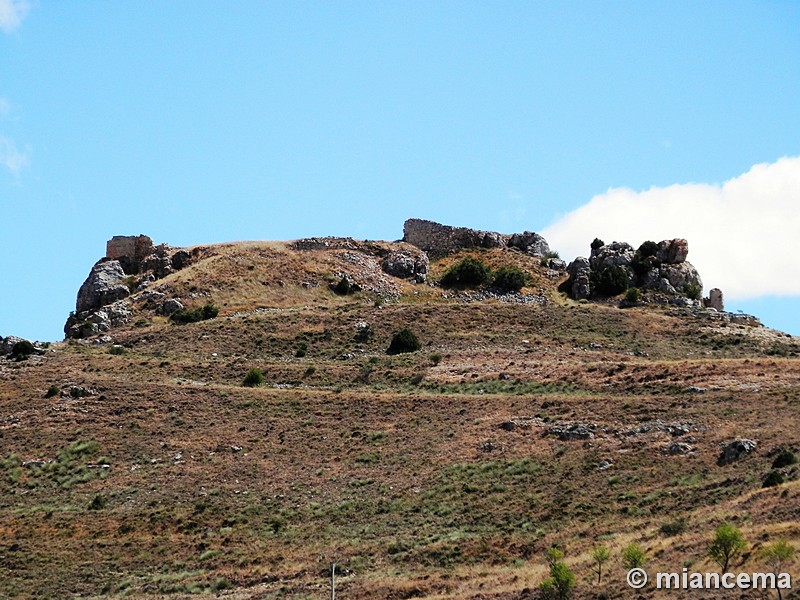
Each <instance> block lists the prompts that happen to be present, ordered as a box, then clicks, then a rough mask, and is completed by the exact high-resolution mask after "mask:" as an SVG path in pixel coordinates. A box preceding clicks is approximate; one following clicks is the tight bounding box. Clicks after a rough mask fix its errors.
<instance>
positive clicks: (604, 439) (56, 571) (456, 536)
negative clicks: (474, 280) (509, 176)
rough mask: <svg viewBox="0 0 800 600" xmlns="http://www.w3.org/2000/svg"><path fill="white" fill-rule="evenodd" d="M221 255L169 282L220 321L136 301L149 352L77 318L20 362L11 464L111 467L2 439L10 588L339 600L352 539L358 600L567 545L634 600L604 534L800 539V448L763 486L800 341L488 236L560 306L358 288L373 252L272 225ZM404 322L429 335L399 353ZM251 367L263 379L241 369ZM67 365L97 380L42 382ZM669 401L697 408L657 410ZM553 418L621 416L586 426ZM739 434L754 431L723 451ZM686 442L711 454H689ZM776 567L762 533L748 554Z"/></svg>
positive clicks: (507, 567) (701, 542) (698, 544)
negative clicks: (366, 333) (79, 324)
mask: <svg viewBox="0 0 800 600" xmlns="http://www.w3.org/2000/svg"><path fill="white" fill-rule="evenodd" d="M202 255H203V256H204V257H205V258H204V259H203V260H200V261H198V262H196V263H195V264H194V265H192V266H191V267H189V268H187V269H185V270H184V271H181V272H179V273H176V274H173V275H171V276H169V277H168V278H165V279H164V280H161V281H159V282H158V285H159V286H162V287H163V289H165V290H167V291H169V292H170V294H171V295H175V296H179V297H181V298H182V299H184V300H186V302H187V304H191V302H196V303H197V304H198V305H199V304H203V303H205V302H207V301H213V302H214V303H215V304H216V305H217V306H219V307H220V308H221V313H220V316H219V317H218V318H216V319H212V320H209V321H204V322H200V323H194V324H189V325H183V326H178V325H173V324H170V323H169V322H167V321H166V320H165V319H163V318H162V317H158V316H156V315H155V314H154V313H152V312H151V311H149V310H148V309H146V308H145V307H144V306H143V305H142V306H140V307H139V311H140V312H139V314H137V317H136V318H135V319H134V321H136V320H137V319H139V318H142V319H146V321H147V322H148V323H149V324H147V325H145V326H134V325H133V324H131V325H130V326H127V327H125V328H121V329H119V330H116V331H114V332H113V336H114V338H115V342H116V343H121V344H124V345H125V346H126V347H127V352H126V353H125V354H121V355H115V354H111V353H109V347H108V346H107V345H92V344H85V343H78V342H71V343H62V344H56V345H54V346H53V347H52V348H51V350H52V351H51V352H48V353H47V354H46V355H45V356H43V357H33V358H31V359H30V360H28V361H25V362H20V363H13V362H7V361H4V362H3V364H2V365H0V460H4V459H8V458H9V457H10V456H11V455H12V454H13V455H16V456H17V457H18V458H19V460H20V461H31V460H52V459H54V458H55V457H56V456H57V455H58V454H59V452H61V451H62V450H63V449H64V448H67V447H68V446H70V444H73V443H75V442H77V441H80V440H87V441H94V442H97V444H98V445H99V450H98V453H97V454H96V455H93V456H89V457H86V458H78V459H75V460H76V462H75V468H76V469H78V468H81V469H84V470H85V469H91V468H95V467H94V466H91V467H87V466H86V463H89V462H90V461H93V460H95V458H98V457H100V456H101V455H104V456H105V457H106V459H107V460H108V464H109V465H110V468H108V469H107V472H106V473H105V476H104V477H102V478H94V479H89V480H87V481H86V482H80V481H76V482H72V483H70V484H69V485H63V483H64V481H65V480H64V479H63V478H62V479H57V478H55V477H54V476H52V475H51V474H50V473H51V472H50V471H47V472H44V471H37V470H36V468H35V467H30V466H26V467H21V466H14V465H16V463H13V464H12V462H13V461H11V462H9V461H8V460H6V461H5V462H3V465H4V466H3V467H0V494H1V495H0V515H2V518H0V568H2V570H3V576H2V578H0V597H13V598H47V597H51V598H62V597H65V596H79V597H118V596H128V597H134V598H155V597H172V598H182V597H186V596H187V595H196V594H215V593H223V592H224V593H226V594H229V597H231V598H318V597H322V596H324V595H325V586H326V581H327V579H326V576H325V569H326V566H327V565H329V564H330V563H331V562H334V561H335V562H337V563H340V564H343V565H345V566H346V567H347V568H349V569H350V570H351V571H353V573H352V574H350V575H346V576H343V577H342V578H341V580H340V588H339V589H340V596H341V597H342V598H351V599H353V598H354V599H359V598H361V599H367V598H409V597H423V596H424V597H427V598H452V599H464V600H466V599H468V598H469V599H478V598H493V599H494V598H496V599H501V598H503V599H516V598H526V597H532V596H530V595H529V593H528V591H526V590H533V589H535V588H536V586H537V585H538V583H539V582H540V581H541V579H542V578H543V577H544V574H545V567H544V561H543V553H544V551H545V549H546V548H547V547H549V546H550V545H551V544H554V543H557V544H559V545H561V546H562V547H564V549H565V550H566V553H567V561H568V564H570V565H571V566H572V567H573V568H575V569H576V571H577V572H578V574H579V577H578V581H579V585H578V589H577V592H576V593H577V596H578V597H593V595H594V594H595V593H597V592H599V591H605V592H606V593H608V594H609V595H613V596H630V594H629V592H628V591H627V590H626V589H625V588H624V582H623V576H622V568H621V566H620V565H619V562H618V558H617V559H614V561H612V564H610V565H609V567H608V572H607V573H608V574H607V576H606V579H605V580H604V583H603V586H602V587H601V588H600V589H595V588H594V586H593V585H592V583H591V580H592V574H591V570H590V560H589V555H588V553H589V551H590V550H591V548H592V546H593V545H594V544H595V543H597V542H598V541H603V542H604V543H606V544H608V545H609V547H611V548H612V550H613V551H614V554H615V555H616V556H618V554H619V551H620V549H621V548H622V547H624V545H625V544H627V543H628V542H629V541H632V540H636V541H639V542H640V543H642V544H643V546H644V547H645V548H646V549H647V551H648V554H649V556H650V561H651V562H650V565H651V566H652V567H653V569H656V568H664V569H668V570H676V569H677V570H680V568H681V567H682V566H684V565H685V564H691V565H692V568H697V569H701V568H702V569H705V568H707V567H708V563H707V561H706V559H705V558H704V555H705V548H706V546H707V543H708V539H709V537H710V535H711V533H712V532H713V529H714V527H715V526H716V525H717V524H719V522H721V521H722V520H731V521H734V522H735V523H736V524H737V525H738V526H740V527H741V528H742V529H743V531H744V533H745V535H746V537H747V538H748V540H749V541H750V544H751V547H752V548H753V549H756V548H757V547H758V546H759V545H760V544H763V543H765V542H767V541H771V540H774V539H777V538H779V537H785V538H788V539H789V540H791V541H793V542H794V543H795V544H796V545H797V544H800V526H798V523H797V514H800V512H799V511H800V487H799V486H798V483H797V480H796V468H795V469H794V470H792V468H789V469H787V471H788V472H789V473H790V479H793V480H792V481H789V482H788V483H786V484H783V485H781V486H778V487H774V488H768V489H762V488H761V481H762V480H763V477H764V475H765V474H766V473H767V472H768V471H769V470H770V463H771V458H770V453H771V452H772V451H774V450H775V449H777V448H784V447H786V448H793V449H794V450H795V451H798V450H800V440H798V434H797V431H798V407H800V362H798V358H797V349H798V346H797V340H795V339H791V338H786V337H784V336H782V335H778V334H775V333H770V332H766V331H762V330H750V329H745V328H740V327H732V326H725V327H723V326H720V325H718V324H713V323H710V322H708V321H706V320H703V319H699V318H694V317H692V316H691V315H689V314H686V315H684V316H675V315H672V314H668V312H667V311H664V310H661V309H658V308H650V307H648V308H642V309H633V310H620V309H618V308H616V307H614V306H611V305H585V304H575V303H569V302H564V301H563V300H561V299H560V297H559V296H558V294H557V293H556V292H555V284H556V283H557V282H552V281H550V280H548V279H547V278H546V276H545V275H544V271H543V270H541V269H540V268H539V267H538V263H536V262H535V261H532V260H531V259H527V258H525V257H524V256H522V255H520V254H519V253H516V252H501V251H489V252H484V253H481V255H482V256H483V257H484V258H485V259H486V261H487V262H489V263H491V264H492V265H493V266H498V265H499V264H501V263H502V262H504V261H507V262H510V263H514V264H517V265H518V266H521V267H522V268H526V269H528V270H530V271H531V272H533V273H534V275H535V278H536V277H538V278H539V279H536V281H537V282H538V283H537V285H541V286H542V287H543V288H545V294H546V295H547V297H548V298H551V299H552V300H551V302H549V303H548V304H547V305H545V306H528V305H514V304H506V303H502V302H496V301H488V302H475V303H464V302H462V301H460V300H458V299H447V298H443V297H442V291H441V290H440V289H439V288H436V287H431V286H426V285H422V286H418V285H412V284H410V283H408V282H403V281H398V280H392V281H388V282H383V283H386V284H387V285H390V286H391V287H393V289H395V290H397V293H399V294H400V296H399V297H398V298H394V299H392V298H389V299H388V300H385V301H383V302H376V299H377V298H378V297H377V296H376V295H375V294H373V293H368V292H367V293H360V294H356V295H355V296H347V297H339V296H336V295H334V294H333V293H332V292H330V291H329V290H328V288H327V284H328V283H329V282H330V281H332V279H333V274H334V273H336V272H349V271H348V269H352V268H353V264H352V262H348V260H346V259H344V258H342V256H341V253H339V252H337V251H328V252H325V251H313V252H296V251H293V250H290V249H288V247H287V246H286V245H284V244H279V243H260V242H258V243H255V242H254V243H245V244H239V245H222V246H213V247H209V248H206V249H203V250H202ZM447 264H448V261H442V262H441V263H440V264H436V265H434V273H437V272H441V271H442V270H443V269H444V268H446V267H447ZM356 275H357V273H356ZM389 279H391V278H389ZM281 282H282V284H281ZM383 283H381V284H383ZM304 284H306V285H304ZM192 295H194V297H192ZM359 321H366V322H368V323H369V324H370V326H371V328H372V330H373V335H372V336H371V337H370V338H369V339H368V340H365V341H358V340H356V339H355V334H356V330H355V324H356V323H357V322H359ZM403 326H411V327H412V328H413V329H414V330H415V331H416V332H417V333H418V334H419V336H420V338H421V339H422V341H423V343H424V347H423V350H422V351H420V352H417V353H413V354H407V355H399V356H391V357H390V356H387V355H385V349H386V347H387V346H388V343H389V340H390V338H391V335H392V333H393V332H394V331H396V330H397V329H399V328H400V327H403ZM731 339H739V340H740V341H739V342H737V343H730V342H728V341H726V340H731ZM778 345H782V346H780V347H781V348H785V349H786V352H785V354H786V356H783V355H782V354H781V353H778V354H776V353H775V352H774V351H775V350H776V348H778ZM301 346H302V347H304V349H305V353H304V355H302V356H298V355H297V354H298V349H299V348H300V347H301ZM434 354H437V355H439V358H438V359H437V360H433V358H432V356H433V355H434ZM250 367H258V368H261V369H263V370H264V371H265V374H266V377H267V382H266V385H265V386H262V387H260V388H254V389H251V388H245V387H242V385H241V382H242V378H243V377H244V375H245V373H246V372H247V369H249V368H250ZM53 384H55V385H57V386H59V387H60V388H62V389H63V390H65V391H67V390H69V389H70V387H71V386H83V387H86V388H89V389H91V390H92V394H91V395H89V396H87V397H83V398H73V397H70V396H55V397H52V398H44V396H45V392H46V391H47V389H48V388H49V387H50V386H51V385H53ZM691 386H696V387H701V388H705V389H706V391H705V393H697V392H692V391H690V389H689V388H690V387H691ZM512 420H514V421H515V422H516V423H519V424H520V425H519V426H517V427H516V428H514V429H513V430H511V431H508V430H506V429H503V428H501V427H500V425H501V424H502V423H504V422H509V421H512ZM656 420H660V421H661V422H662V423H666V424H691V425H692V431H690V432H689V433H687V434H686V435H684V436H680V437H678V438H675V437H673V436H672V435H671V434H670V433H669V432H668V431H665V430H663V428H661V429H659V428H657V427H656V428H652V429H651V430H647V427H646V426H648V425H653V424H654V423H655V422H656ZM551 423H591V424H594V425H595V426H597V428H598V429H597V430H596V435H595V437H594V438H593V439H590V440H575V441H561V440H559V439H557V438H556V437H554V436H552V435H547V429H548V425H549V424H551ZM635 429H638V430H640V431H639V433H635V434H633V433H631V431H632V430H635ZM736 437H750V438H753V439H755V440H756V441H757V442H758V448H757V451H756V452H755V453H754V454H753V455H752V456H749V457H747V458H745V459H743V460H742V461H739V462H737V463H734V464H732V465H728V466H724V467H719V466H717V464H716V458H717V456H718V454H719V448H720V444H722V443H725V442H726V441H729V440H731V439H733V438H736ZM686 438H692V439H691V441H690V443H691V445H692V446H693V448H694V451H693V452H692V453H690V454H689V455H682V456H671V455H669V454H668V453H667V452H666V449H667V448H668V447H669V445H670V444H671V443H672V442H673V441H676V440H685V439H686ZM603 461H610V462H611V466H610V467H608V468H606V469H602V468H600V465H601V463H602V462H603ZM76 472H77V471H76ZM97 497H100V499H101V500H102V501H100V500H97V501H95V498H97ZM93 502H95V504H94V508H92V506H93ZM100 505H102V506H100ZM679 521H680V522H682V523H683V528H682V530H681V531H678V532H677V533H676V534H674V535H665V534H664V533H663V532H662V528H663V527H664V526H665V525H670V524H673V525H674V523H676V522H679ZM678 529H680V527H678ZM758 566H759V563H758V560H757V558H756V556H755V554H750V555H748V556H747V558H746V559H745V562H744V564H743V565H742V568H743V569H745V570H752V569H756V567H758ZM226 590H228V591H226ZM707 597H713V596H712V595H709V596H707ZM720 597H722V596H720ZM742 597H755V596H747V595H746V594H745V595H743V596H742Z"/></svg>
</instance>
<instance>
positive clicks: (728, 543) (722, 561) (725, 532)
mask: <svg viewBox="0 0 800 600" xmlns="http://www.w3.org/2000/svg"><path fill="white" fill-rule="evenodd" d="M746 547H747V542H745V540H744V536H743V535H742V532H741V531H740V530H739V529H738V528H736V527H734V526H733V525H731V524H730V523H723V524H722V525H720V526H719V527H717V530H716V531H715V532H714V539H713V540H712V541H711V545H710V546H709V547H708V556H709V557H711V560H713V561H714V562H715V563H717V564H718V565H719V566H720V568H722V572H723V573H727V572H728V565H729V564H730V562H731V561H732V560H733V559H735V558H736V557H737V556H739V555H740V554H741V553H742V551H743V550H744V549H745V548H746Z"/></svg>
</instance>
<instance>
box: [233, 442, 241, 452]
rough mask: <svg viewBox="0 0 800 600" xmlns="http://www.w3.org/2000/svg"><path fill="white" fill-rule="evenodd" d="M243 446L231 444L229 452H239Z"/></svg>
mask: <svg viewBox="0 0 800 600" xmlns="http://www.w3.org/2000/svg"><path fill="white" fill-rule="evenodd" d="M242 450H243V448H242V447H241V446H237V445H235V444H234V445H233V446H231V452H241V451H242Z"/></svg>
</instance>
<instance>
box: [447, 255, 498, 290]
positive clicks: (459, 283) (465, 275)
mask: <svg viewBox="0 0 800 600" xmlns="http://www.w3.org/2000/svg"><path fill="white" fill-rule="evenodd" d="M491 278H492V271H491V269H489V267H487V266H486V265H485V264H483V263H482V262H481V261H479V260H478V259H477V258H472V257H470V256H468V257H466V258H464V259H462V260H461V261H459V262H457V263H456V264H454V265H453V266H452V267H450V268H449V269H448V270H447V272H446V273H445V274H444V275H443V276H442V279H441V281H440V283H441V284H442V285H443V286H445V287H478V286H481V285H486V284H487V283H489V281H491Z"/></svg>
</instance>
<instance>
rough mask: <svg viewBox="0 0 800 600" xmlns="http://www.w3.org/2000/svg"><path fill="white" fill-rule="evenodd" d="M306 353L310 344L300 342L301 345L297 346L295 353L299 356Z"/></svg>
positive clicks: (301, 356)
mask: <svg viewBox="0 0 800 600" xmlns="http://www.w3.org/2000/svg"><path fill="white" fill-rule="evenodd" d="M306 354H308V344H306V343H305V342H300V345H299V346H298V347H297V350H296V351H295V353H294V355H295V356H296V357H297V358H303V357H304V356H305V355H306Z"/></svg>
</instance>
